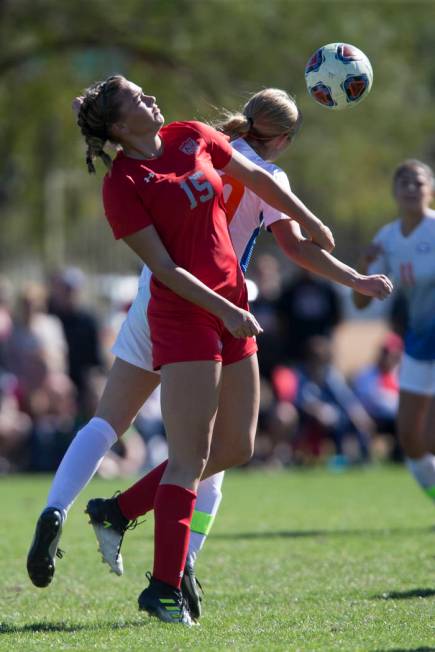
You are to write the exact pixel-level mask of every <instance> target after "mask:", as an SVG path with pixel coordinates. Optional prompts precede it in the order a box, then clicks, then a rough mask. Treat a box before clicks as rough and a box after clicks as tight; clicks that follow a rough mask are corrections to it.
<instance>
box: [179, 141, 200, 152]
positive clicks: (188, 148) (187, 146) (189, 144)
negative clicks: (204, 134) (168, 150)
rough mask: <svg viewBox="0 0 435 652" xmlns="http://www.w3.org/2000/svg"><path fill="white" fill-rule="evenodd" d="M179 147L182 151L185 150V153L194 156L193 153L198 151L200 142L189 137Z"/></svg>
mask: <svg viewBox="0 0 435 652" xmlns="http://www.w3.org/2000/svg"><path fill="white" fill-rule="evenodd" d="M179 149H180V152H183V154H187V155H188V156H192V154H195V153H196V152H197V151H198V149H199V143H197V142H196V140H193V138H188V139H187V140H185V141H184V143H183V144H182V145H181V146H180V148H179Z"/></svg>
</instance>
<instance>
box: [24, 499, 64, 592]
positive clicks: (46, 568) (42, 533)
mask: <svg viewBox="0 0 435 652" xmlns="http://www.w3.org/2000/svg"><path fill="white" fill-rule="evenodd" d="M61 534H62V514H61V512H60V511H59V510H58V509H55V508H54V507H49V508H48V509H45V510H44V511H43V512H42V514H41V516H40V517H39V519H38V522H37V523H36V528H35V534H34V536H33V541H32V545H31V546H30V550H29V554H28V555H27V572H28V574H29V577H30V579H31V580H32V582H33V584H34V585H35V586H38V587H39V588H44V587H45V586H48V585H49V584H50V582H51V580H52V579H53V575H54V571H55V566H56V557H59V559H61V558H62V556H63V552H62V551H61V550H60V549H59V548H58V547H57V544H58V543H59V539H60V535H61Z"/></svg>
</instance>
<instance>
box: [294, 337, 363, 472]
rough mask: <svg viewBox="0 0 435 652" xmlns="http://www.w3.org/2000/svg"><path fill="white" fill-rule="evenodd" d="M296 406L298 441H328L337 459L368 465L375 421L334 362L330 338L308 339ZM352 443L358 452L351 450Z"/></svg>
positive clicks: (297, 370) (301, 368) (298, 378)
mask: <svg viewBox="0 0 435 652" xmlns="http://www.w3.org/2000/svg"><path fill="white" fill-rule="evenodd" d="M296 373H297V380H298V387H297V392H296V396H295V405H296V407H297V408H298V410H299V414H300V419H301V425H300V432H299V438H302V439H303V438H307V437H308V438H310V437H312V436H313V434H315V436H316V437H317V438H318V439H324V438H328V439H330V440H331V441H332V442H333V443H334V446H335V455H336V456H337V460H338V461H339V462H340V463H341V462H342V461H343V462H345V463H346V462H367V461H368V460H369V458H370V435H371V432H372V430H373V422H372V420H371V418H370V417H369V415H368V414H367V411H366V410H365V408H364V407H363V405H362V404H361V402H360V401H359V399H358V398H357V396H356V395H355V394H354V392H353V391H352V389H351V388H350V386H349V385H348V383H347V382H346V380H345V378H344V377H343V375H342V374H341V373H340V371H339V370H338V369H337V368H336V367H335V366H334V364H333V360H332V347H331V342H330V340H329V339H328V338H326V337H322V336H315V337H311V338H309V339H308V340H307V342H306V345H305V348H304V355H303V359H302V362H301V364H300V366H299V367H298V368H297V369H296ZM352 440H353V441H354V442H355V441H356V444H357V448H356V450H355V449H354V447H353V448H350V443H351V442H352Z"/></svg>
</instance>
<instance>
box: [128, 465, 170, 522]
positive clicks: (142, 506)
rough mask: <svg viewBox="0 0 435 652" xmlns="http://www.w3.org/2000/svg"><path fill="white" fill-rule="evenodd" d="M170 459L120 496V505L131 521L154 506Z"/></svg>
mask: <svg viewBox="0 0 435 652" xmlns="http://www.w3.org/2000/svg"><path fill="white" fill-rule="evenodd" d="M167 463H168V460H166V461H165V462H162V463H161V464H159V466H156V468H155V469H153V470H152V471H150V472H149V473H147V475H145V476H144V477H143V478H141V479H140V480H138V481H137V482H136V483H135V484H134V485H132V486H131V487H130V488H129V489H127V490H126V491H123V492H122V494H119V496H118V505H119V508H120V510H121V512H122V513H123V515H124V516H125V517H126V518H128V520H129V521H134V519H135V518H138V517H139V516H142V515H143V514H146V513H147V512H149V511H150V510H151V509H153V507H154V500H155V497H156V491H157V488H158V486H159V484H160V480H161V479H162V475H163V473H164V470H165V469H166V465H167Z"/></svg>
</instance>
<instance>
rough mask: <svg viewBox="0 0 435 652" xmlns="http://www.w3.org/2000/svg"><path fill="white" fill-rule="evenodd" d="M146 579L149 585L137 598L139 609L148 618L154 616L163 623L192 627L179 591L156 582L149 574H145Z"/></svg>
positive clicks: (187, 610)
mask: <svg viewBox="0 0 435 652" xmlns="http://www.w3.org/2000/svg"><path fill="white" fill-rule="evenodd" d="M147 578H148V579H149V582H150V584H149V586H148V588H146V589H144V590H143V591H142V593H141V594H140V596H139V598H138V603H139V609H140V610H141V611H147V612H148V613H149V615H150V616H155V617H156V618H159V619H160V620H162V621H163V622H165V623H171V624H179V625H186V627H192V625H193V624H194V623H193V621H192V618H191V617H190V614H189V609H188V607H187V604H186V601H185V599H184V597H183V594H182V593H181V591H180V590H179V589H176V588H174V587H173V586H171V585H170V584H166V583H165V582H160V580H156V579H155V578H154V577H152V575H150V573H147Z"/></svg>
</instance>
